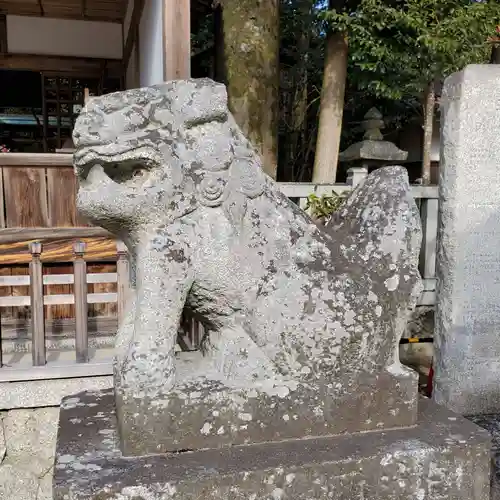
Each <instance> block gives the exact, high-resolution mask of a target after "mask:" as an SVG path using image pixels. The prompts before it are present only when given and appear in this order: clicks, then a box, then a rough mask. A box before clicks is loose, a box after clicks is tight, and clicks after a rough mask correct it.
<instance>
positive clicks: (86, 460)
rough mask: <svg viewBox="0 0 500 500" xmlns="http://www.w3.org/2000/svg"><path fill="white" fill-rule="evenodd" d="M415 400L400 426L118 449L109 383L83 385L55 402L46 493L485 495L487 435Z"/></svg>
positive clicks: (338, 497)
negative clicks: (413, 422) (412, 414)
mask: <svg viewBox="0 0 500 500" xmlns="http://www.w3.org/2000/svg"><path fill="white" fill-rule="evenodd" d="M420 407H421V412H420V416H419V421H418V425H417V426H416V427H412V428H408V429H400V430H388V431H384V432H372V433H368V434H355V435H350V436H337V437H324V438H315V439H302V440H300V439H299V440H292V441H285V442H274V443H263V444H258V445H252V446H246V445H244V446H234V447H227V448H222V449H219V450H203V451H195V452H185V453H172V454H167V455H157V456H149V457H136V458H123V456H122V454H121V451H120V446H119V437H118V432H117V421H116V416H115V413H114V396H113V392H112V391H107V392H101V393H85V394H82V395H80V397H79V400H78V402H77V401H75V400H74V399H73V400H71V399H66V400H65V401H64V402H63V407H62V410H61V419H60V426H59V436H58V443H59V449H58V454H57V458H56V466H55V475H54V498H55V499H56V500H76V499H86V500H91V499H96V500H97V499H99V500H102V499H108V500H111V499H116V500H118V499H120V500H126V499H130V500H132V499H133V500H160V499H161V500H166V499H169V498H172V499H182V500H195V499H200V498H203V499H205V500H209V499H214V500H215V499H217V500H248V499H252V500H271V499H273V500H274V499H283V500H284V499H287V498H288V499H292V498H293V499H294V500H310V499H312V498H314V499H318V500H320V499H325V500H326V499H330V500H346V499H349V500H365V499H368V498H369V499H370V500H410V499H411V500H415V499H418V500H488V498H489V471H490V454H489V447H490V438H489V435H488V434H487V433H486V432H485V431H484V430H482V429H480V428H479V427H477V426H475V425H474V424H472V423H470V422H468V421H467V420H465V419H463V418H461V417H457V416H455V415H454V414H452V413H450V412H449V411H447V410H445V409H443V408H440V407H438V406H436V405H434V404H433V403H432V402H430V401H428V400H422V401H421V403H420ZM78 420H80V421H82V422H85V423H86V424H85V425H79V424H78V423H77V421H78ZM76 430H77V431H76Z"/></svg>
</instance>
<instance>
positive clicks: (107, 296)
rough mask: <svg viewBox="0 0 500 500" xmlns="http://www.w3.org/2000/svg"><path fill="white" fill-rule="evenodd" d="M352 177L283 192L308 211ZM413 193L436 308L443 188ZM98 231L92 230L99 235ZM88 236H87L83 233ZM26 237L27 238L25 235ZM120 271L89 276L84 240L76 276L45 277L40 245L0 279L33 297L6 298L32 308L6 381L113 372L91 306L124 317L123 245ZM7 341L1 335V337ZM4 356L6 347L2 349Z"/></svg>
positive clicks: (188, 329)
mask: <svg viewBox="0 0 500 500" xmlns="http://www.w3.org/2000/svg"><path fill="white" fill-rule="evenodd" d="M354 174H355V175H351V176H350V180H351V183H350V184H335V185H314V184H305V183H304V184H294V183H280V184H279V186H280V188H281V190H282V192H283V193H284V194H285V195H286V196H288V197H289V198H291V199H293V200H295V201H297V202H298V204H299V205H300V206H301V207H303V208H304V207H305V205H306V202H307V197H308V196H309V195H311V194H313V193H314V194H316V195H318V196H321V195H322V194H330V193H331V192H332V191H334V192H336V193H338V194H340V193H343V192H345V191H349V190H351V189H353V187H354V186H355V185H356V184H357V183H359V182H361V181H362V180H363V178H364V176H365V175H366V173H365V172H364V171H363V170H362V169H361V171H359V172H356V171H355V172H354ZM412 193H413V196H414V197H415V199H416V200H417V202H418V205H419V207H420V212H421V216H422V227H423V242H422V250H421V256H420V271H421V274H422V277H423V279H424V292H423V293H422V296H421V297H420V301H419V305H433V304H434V302H435V266H436V234H437V215H438V190H437V186H413V187H412ZM95 229H96V228H89V230H90V231H95ZM82 235H83V233H82ZM20 239H21V240H25V236H24V235H23V234H22V233H20ZM117 249H118V258H117V272H116V273H87V272H86V262H85V259H84V254H85V246H84V245H83V244H82V243H81V242H78V241H77V242H76V243H75V244H74V249H73V250H74V260H73V273H72V274H61V275H44V274H43V269H42V268H43V265H42V262H41V259H40V255H41V253H42V252H43V248H42V247H41V245H40V244H39V243H32V244H31V246H30V252H31V263H30V273H29V275H26V276H0V287H10V286H29V287H30V294H29V296H28V295H27V296H11V297H4V296H3V297H0V312H1V308H3V307H12V306H28V307H30V308H31V332H32V335H31V363H30V366H26V365H24V366H15V365H11V366H8V363H7V366H6V363H3V362H2V356H1V354H0V366H1V368H0V382H13V381H26V380H37V379H38V380H40V379H54V378H73V377H85V376H100V375H108V374H111V373H112V365H111V354H110V353H108V356H107V357H102V358H98V357H97V358H96V357H95V356H94V357H92V356H90V355H89V335H88V317H87V308H88V304H93V303H117V306H118V307H117V309H118V318H121V317H122V316H123V312H124V304H125V300H126V294H127V290H128V286H129V284H128V275H129V272H128V260H127V255H126V251H125V249H124V247H123V245H121V244H118V246H117ZM95 283H115V284H116V292H113V293H87V284H95ZM69 284H71V285H73V293H69V294H60V295H47V294H45V293H44V285H69ZM57 304H74V305H75V344H74V354H73V359H69V360H68V359H67V360H66V361H61V360H57V361H55V362H51V361H50V360H49V361H48V359H47V349H46V336H45V327H46V322H45V318H44V306H47V305H57ZM183 327H184V335H181V336H180V339H179V343H180V345H181V348H183V349H186V348H187V349H189V348H192V347H193V346H195V344H196V342H197V341H198V340H199V338H200V335H201V333H200V329H201V326H200V325H196V324H193V323H190V322H189V321H187V322H185V323H184V324H183ZM0 340H1V336H0ZM0 353H1V349H0Z"/></svg>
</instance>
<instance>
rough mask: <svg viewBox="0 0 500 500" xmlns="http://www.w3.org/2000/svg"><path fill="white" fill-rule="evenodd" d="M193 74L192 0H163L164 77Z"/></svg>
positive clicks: (176, 78) (176, 77) (185, 76)
mask: <svg viewBox="0 0 500 500" xmlns="http://www.w3.org/2000/svg"><path fill="white" fill-rule="evenodd" d="M190 76H191V2H190V1H189V0H163V79H164V80H165V81H168V80H179V79H183V78H189V77H190Z"/></svg>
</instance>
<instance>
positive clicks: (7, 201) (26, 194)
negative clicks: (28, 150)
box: [0, 153, 117, 320]
mask: <svg viewBox="0 0 500 500" xmlns="http://www.w3.org/2000/svg"><path fill="white" fill-rule="evenodd" d="M76 193H77V181H76V177H75V174H74V171H73V167H72V157H71V155H69V154H43V155H41V154H37V155H35V154H22V153H3V154H0V228H1V229H17V228H63V227H83V226H89V224H88V223H87V222H86V221H85V220H83V219H82V218H81V217H80V216H78V214H77V212H76ZM30 241H32V240H26V241H16V242H13V243H3V244H0V275H2V276H8V275H12V276H15V275H27V274H28V263H29V261H30V260H31V255H30V252H29V248H28V245H29V243H30ZM74 241H75V239H72V238H62V239H59V238H57V237H54V235H51V232H50V231H48V232H47V233H46V234H45V235H44V237H43V238H42V243H43V253H42V261H43V262H44V274H70V273H72V272H73V271H72V269H73V268H72V260H73V251H72V246H73V243H74ZM84 241H85V243H86V245H87V252H86V259H87V260H88V261H91V262H89V264H88V268H89V272H92V273H98V272H116V263H115V261H116V245H115V242H114V240H111V239H109V238H106V237H96V238H85V239H84ZM45 292H46V293H47V294H49V295H53V294H64V293H71V292H72V285H46V290H45ZM89 292H90V293H106V292H116V284H110V283H104V284H90V285H89ZM0 294H1V295H3V296H5V295H14V296H16V295H21V296H22V295H29V290H28V289H27V287H25V286H24V287H22V286H18V287H5V288H2V289H0ZM116 313H117V310H116V304H91V305H89V316H115V315H116ZM0 314H1V317H2V319H3V320H6V319H9V320H16V319H19V320H26V319H28V315H29V308H28V307H12V308H2V310H1V311H0ZM45 317H46V319H47V320H57V319H64V318H73V317H74V305H54V306H45Z"/></svg>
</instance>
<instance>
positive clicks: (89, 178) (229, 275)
mask: <svg viewBox="0 0 500 500" xmlns="http://www.w3.org/2000/svg"><path fill="white" fill-rule="evenodd" d="M73 140H74V143H75V146H76V152H75V157H74V162H75V168H76V172H77V175H78V178H79V182H80V188H79V193H78V208H79V210H80V211H81V212H82V213H83V214H84V215H85V216H86V217H87V218H88V219H90V220H91V221H92V222H93V223H95V224H98V225H100V226H102V227H104V228H106V229H108V230H109V231H111V232H112V233H114V234H115V235H116V236H117V237H118V238H119V239H121V240H123V241H124V242H125V244H126V245H127V247H128V249H129V253H130V257H131V263H132V267H133V269H134V275H135V276H134V283H133V284H134V287H133V294H132V295H133V297H132V299H131V300H130V304H129V309H128V314H127V317H126V319H125V320H124V321H123V323H122V324H121V325H120V328H119V331H118V337H117V346H116V349H117V350H116V362H115V392H116V398H117V411H118V415H119V419H120V422H121V432H122V435H123V436H125V437H124V439H123V442H125V443H126V444H125V445H124V448H125V449H124V451H125V452H126V453H131V454H144V453H152V452H163V451H168V450H175V449H186V448H190V447H199V444H198V441H197V440H201V441H202V442H205V443H210V440H211V439H212V437H213V438H214V439H215V438H217V443H220V442H221V440H222V441H224V439H225V442H226V443H229V444H230V443H243V442H245V439H246V437H245V436H247V435H248V434H247V433H248V432H254V431H255V429H256V428H258V429H260V431H259V432H262V435H263V439H266V436H268V437H269V436H276V435H279V436H282V437H283V438H287V437H294V436H297V435H300V436H304V435H321V434H328V433H330V434H331V433H338V432H346V431H354V430H370V429H374V428H380V427H381V422H382V427H383V426H384V425H385V426H392V427H395V426H398V425H406V424H408V423H411V422H409V420H411V419H413V418H414V416H415V414H416V412H415V411H414V410H415V405H416V384H415V376H414V374H413V373H412V372H410V371H409V370H407V369H405V368H403V367H402V366H401V365H400V363H399V360H398V356H397V348H398V341H399V338H400V336H401V334H402V332H403V330H404V327H405V323H406V318H407V316H408V312H409V310H411V308H413V307H414V305H415V302H416V299H417V297H418V294H419V292H420V287H421V284H420V278H419V274H418V270H417V264H418V253H419V246H420V225H419V224H420V223H419V217H418V213H417V211H416V207H415V204H414V201H413V198H412V196H411V193H410V191H409V185H408V180H407V175H406V172H405V170H404V169H402V168H400V167H390V168H384V169H380V170H378V171H376V172H375V173H373V174H371V175H370V176H369V178H368V179H367V181H366V182H365V183H364V185H363V186H361V187H358V188H357V189H356V190H355V191H354V192H353V194H352V195H351V196H350V197H349V198H348V200H347V201H346V202H345V203H344V205H343V207H342V209H341V210H340V212H339V213H337V214H336V216H335V217H334V218H333V219H332V220H331V221H330V222H329V224H328V225H327V227H326V228H319V227H318V226H316V225H315V224H314V223H313V222H312V221H311V219H310V218H309V217H308V215H307V214H305V213H304V212H303V211H301V210H300V209H299V208H298V207H297V206H296V205H295V204H294V203H292V202H291V201H290V200H289V199H287V198H286V197H285V196H283V195H282V194H281V193H280V191H279V189H278V186H277V185H276V183H275V182H274V181H273V180H271V179H270V178H268V177H267V176H266V175H265V174H264V173H263V171H262V169H261V163H260V160H259V158H258V156H257V155H256V153H255V151H254V149H253V148H252V146H251V145H250V144H249V142H248V141H247V140H246V138H245V137H244V136H243V135H242V133H241V131H240V129H239V128H238V126H237V125H236V123H235V121H234V119H233V117H232V116H231V114H230V113H229V111H228V108H227V96H226V90H225V88H224V86H222V85H219V84H216V83H214V82H212V81H210V80H186V81H174V82H168V83H164V84H161V85H157V86H153V87H149V88H144V89H138V90H130V91H126V92H120V93H115V94H110V95H105V96H102V97H99V98H94V99H92V100H91V101H90V102H89V103H88V104H87V106H86V108H85V109H84V110H83V112H82V113H81V115H80V116H79V118H78V120H77V123H76V127H75V131H74V136H73ZM184 309H187V310H189V311H190V312H191V314H192V315H193V316H194V317H196V318H197V319H199V320H200V321H201V322H202V323H203V325H204V327H205V331H206V332H207V333H206V338H205V339H204V342H203V345H204V349H203V353H195V354H182V355H180V356H177V357H176V355H175V352H174V348H175V345H176V338H177V328H178V324H179V320H180V317H181V313H182V311H183V310H184ZM375 387H376V388H377V389H376V390H375ZM383 387H387V392H384V389H383ZM353 394H356V396H353ZM389 394H390V397H389V396H388V395H389ZM200 402H203V404H200ZM396 408H397V410H396ZM360 411H361V412H365V413H366V414H367V418H366V421H365V422H364V423H361V424H360V423H359V420H360V419H359V418H357V416H356V418H352V417H350V416H349V415H350V414H353V412H354V413H356V412H357V415H359V412H360ZM297 422H301V424H300V425H299V424H298V423H297ZM182 429H189V431H187V430H182Z"/></svg>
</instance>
